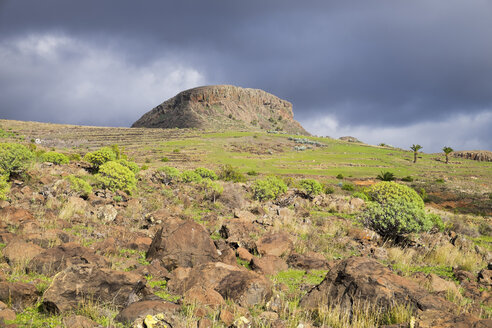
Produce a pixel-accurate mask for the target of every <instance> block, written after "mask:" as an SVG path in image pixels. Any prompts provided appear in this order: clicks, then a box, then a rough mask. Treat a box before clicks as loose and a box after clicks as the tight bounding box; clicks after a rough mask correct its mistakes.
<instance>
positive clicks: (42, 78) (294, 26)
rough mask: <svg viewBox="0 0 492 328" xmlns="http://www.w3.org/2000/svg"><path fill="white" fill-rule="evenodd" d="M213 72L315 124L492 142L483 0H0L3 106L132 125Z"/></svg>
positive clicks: (369, 133) (414, 139)
mask: <svg viewBox="0 0 492 328" xmlns="http://www.w3.org/2000/svg"><path fill="white" fill-rule="evenodd" d="M211 84H233V85H237V86H241V87H248V88H259V89H263V90H265V91H267V92H270V93H273V94H274V95H276V96H278V97H280V98H283V99H286V100H288V101H290V102H292V104H293V106H294V115H295V119H297V120H298V121H299V122H301V124H302V125H303V126H304V127H305V128H306V129H307V130H308V131H309V132H310V133H312V134H314V135H320V136H330V137H334V138H338V137H340V136H346V135H351V136H355V137H357V138H358V139H360V140H362V141H364V142H367V143H370V144H379V143H386V144H390V145H393V146H397V147H401V148H405V149H408V148H409V147H410V146H411V145H412V144H417V143H418V144H420V145H422V146H423V149H422V150H423V151H424V152H439V151H440V150H441V149H442V147H444V146H451V147H452V148H454V149H455V150H471V149H485V150H492V1H490V0H412V1H405V0H371V1H367V0H358V1H355V0H343V1H339V0H336V1H330V0H323V1H310V0H306V1H298V0H295V1H291V0H268V1H267V0H248V1H239V0H208V1H203V0H202V1H199V0H195V1H190V0H155V1H154V0H146V1H138V2H137V1H130V0H84V1H67V0H43V1H39V0H31V1H28V0H0V118H4V119H17V120H29V121H40V122H52V123H66V124H79V125H97V126H130V125H131V124H132V123H133V122H134V121H136V120H137V119H138V118H140V117H141V115H143V114H144V113H146V112H147V111H149V110H150V109H152V108H153V107H155V106H156V105H158V104H160V103H162V102H163V101H165V100H167V99H168V98H171V97H173V96H174V95H176V94H177V93H179V92H180V91H183V90H185V89H189V88H193V87H197V86H201V85H211Z"/></svg>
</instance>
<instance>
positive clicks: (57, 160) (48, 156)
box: [40, 151, 70, 165]
mask: <svg viewBox="0 0 492 328" xmlns="http://www.w3.org/2000/svg"><path fill="white" fill-rule="evenodd" d="M40 159H41V161H43V162H48V163H53V164H56V165H61V164H68V163H70V159H69V158H68V156H66V155H64V154H61V153H57V152H56V151H49V152H46V153H43V154H42V155H41V157H40Z"/></svg>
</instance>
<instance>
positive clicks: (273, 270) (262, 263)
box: [251, 255, 288, 275]
mask: <svg viewBox="0 0 492 328" xmlns="http://www.w3.org/2000/svg"><path fill="white" fill-rule="evenodd" d="M251 268H252V269H253V270H254V271H257V272H260V273H263V274H268V275H274V274H277V273H278V272H279V271H284V270H287V269H288V265H287V263H286V262H285V261H284V260H282V259H281V258H280V257H278V256H274V255H265V256H263V257H255V258H253V260H252V261H251Z"/></svg>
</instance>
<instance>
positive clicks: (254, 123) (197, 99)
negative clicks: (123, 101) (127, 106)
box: [132, 85, 309, 135]
mask: <svg viewBox="0 0 492 328" xmlns="http://www.w3.org/2000/svg"><path fill="white" fill-rule="evenodd" d="M132 127H134V128H136V127H146V128H199V129H210V130H217V129H220V130H221V129H227V130H253V131H254V130H275V131H283V132H287V133H291V134H296V133H299V134H304V135H309V133H308V132H307V131H306V130H304V128H303V127H302V126H301V125H300V124H299V122H297V121H296V120H294V114H293V112H292V104H291V103H290V102H288V101H286V100H283V99H280V98H278V97H276V96H274V95H272V94H270V93H268V92H265V91H263V90H259V89H249V88H240V87H236V86H232V85H212V86H204V87H198V88H194V89H189V90H186V91H183V92H180V93H179V94H178V95H176V96H175V97H173V98H171V99H169V100H167V101H165V102H163V103H162V104H160V105H159V106H157V107H155V108H154V109H152V110H151V111H149V112H147V113H146V114H144V115H143V116H142V117H141V118H140V119H139V120H138V121H136V122H135V123H133V125H132Z"/></svg>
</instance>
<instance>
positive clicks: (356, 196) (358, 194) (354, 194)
mask: <svg viewBox="0 0 492 328" xmlns="http://www.w3.org/2000/svg"><path fill="white" fill-rule="evenodd" d="M352 197H355V198H360V199H362V200H364V201H366V202H368V201H369V197H368V196H367V195H366V194H364V193H363V192H360V191H357V192H354V193H353V194H352Z"/></svg>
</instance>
